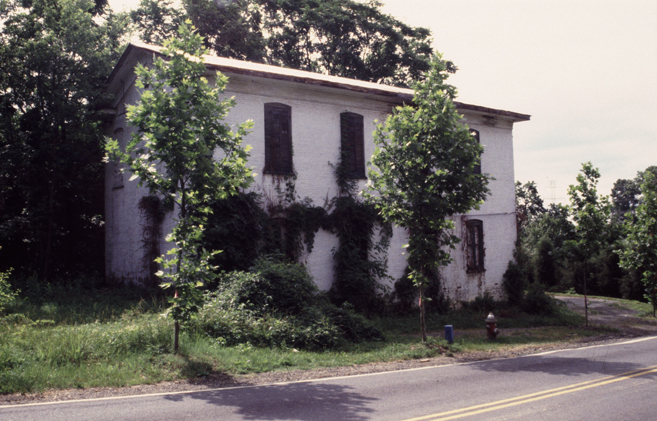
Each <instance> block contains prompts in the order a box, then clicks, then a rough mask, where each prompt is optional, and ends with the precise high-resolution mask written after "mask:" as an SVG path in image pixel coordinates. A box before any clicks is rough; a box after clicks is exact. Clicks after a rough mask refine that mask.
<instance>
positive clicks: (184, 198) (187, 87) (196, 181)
mask: <svg viewBox="0 0 657 421" xmlns="http://www.w3.org/2000/svg"><path fill="white" fill-rule="evenodd" d="M178 34H179V36H180V38H179V39H178V38H172V39H170V40H168V41H166V42H165V46H164V48H163V50H162V52H161V54H162V55H163V56H164V57H166V60H164V59H162V57H158V58H156V59H155V61H154V62H153V65H152V67H151V68H147V67H145V66H143V65H141V64H138V65H137V67H136V70H135V72H136V73H137V82H136V83H137V86H138V87H139V88H140V89H144V92H143V93H142V95H141V99H140V102H139V103H138V104H137V105H132V106H130V107H128V120H129V122H130V124H131V125H132V126H134V127H135V128H136V131H135V133H133V136H132V139H131V140H130V142H129V143H128V145H127V147H126V150H125V152H124V151H121V150H120V149H119V145H118V142H117V141H116V140H109V141H108V142H107V146H106V149H107V153H108V155H109V156H111V157H113V158H115V159H118V160H120V161H122V162H123V163H125V164H127V166H128V167H129V169H130V171H132V172H133V173H134V175H133V177H132V179H135V178H138V179H139V185H140V186H146V187H147V188H148V189H149V191H150V193H151V194H152V195H158V196H161V197H162V198H163V199H164V200H165V201H172V202H175V203H176V205H177V207H178V220H177V223H176V225H175V227H174V228H173V230H172V232H171V233H170V234H169V235H168V236H167V240H168V241H170V242H172V243H173V244H174V247H173V248H172V249H170V250H169V251H168V252H167V254H168V255H170V256H173V257H171V258H169V259H166V260H165V259H164V258H158V259H157V262H158V263H160V264H161V265H162V269H163V270H161V271H159V272H158V275H159V276H161V277H162V278H164V279H165V281H164V282H163V283H162V286H163V287H165V288H168V287H172V288H173V289H174V290H175V294H174V297H173V298H172V301H171V302H172V304H173V305H172V307H171V315H172V316H173V318H174V320H175V321H176V330H175V336H176V338H175V341H174V348H175V350H176V351H177V350H178V349H177V348H178V342H177V335H178V324H177V323H178V321H181V320H187V319H189V318H190V317H191V315H192V314H193V313H194V312H195V311H196V310H197V308H198V305H199V304H200V293H199V292H198V291H197V290H196V287H198V286H200V285H202V284H203V283H204V282H207V281H209V280H211V279H213V278H214V273H213V269H214V267H213V266H212V265H211V264H210V259H211V258H212V255H213V254H216V253H217V252H216V251H215V252H209V251H206V250H204V249H203V248H202V247H201V246H202V243H201V238H202V237H203V230H204V226H205V225H206V223H207V218H206V216H205V215H206V214H208V213H209V212H211V209H210V208H209V207H208V206H207V201H208V200H209V199H212V198H219V199H221V198H226V197H228V196H231V195H233V194H236V193H237V192H238V191H239V189H242V188H246V187H248V186H249V184H250V183H251V181H252V175H251V170H250V169H248V168H247V167H246V159H247V157H248V153H247V150H246V149H244V148H243V147H242V146H241V142H242V138H243V137H244V136H245V135H246V133H247V131H248V129H249V128H250V127H251V126H252V122H249V123H245V124H241V125H239V126H238V127H237V133H233V132H232V131H231V128H230V126H229V125H228V124H226V123H223V119H224V118H225V117H226V115H227V114H228V111H229V109H230V108H231V107H232V106H233V105H234V100H233V99H222V96H221V94H222V93H223V91H224V89H225V86H226V84H227V82H228V79H227V78H226V77H225V76H223V75H221V74H218V73H217V74H216V75H215V86H214V87H212V86H211V85H210V84H209V82H208V80H207V79H206V78H205V77H204V75H205V71H206V68H205V65H204V64H203V57H202V55H203V53H204V49H203V47H202V39H201V37H200V36H199V35H198V34H195V33H194V32H193V31H192V30H191V29H190V28H189V27H187V25H181V26H180V27H179V29H178ZM216 150H218V151H220V153H221V155H220V156H219V157H218V158H217V159H214V158H213V155H214V153H215V151H216Z"/></svg>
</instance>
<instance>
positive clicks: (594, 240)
mask: <svg viewBox="0 0 657 421" xmlns="http://www.w3.org/2000/svg"><path fill="white" fill-rule="evenodd" d="M580 173H581V174H578V175H577V183H578V184H574V185H570V187H568V195H569V196H570V203H571V206H570V209H571V213H572V217H573V222H574V223H575V234H576V240H575V241H573V242H571V244H572V245H573V246H574V250H576V251H577V253H578V254H579V258H580V259H581V261H582V263H583V275H584V279H583V281H584V310H585V315H586V325H587V326H588V303H587V290H586V284H587V278H588V277H589V273H588V262H589V260H590V259H591V258H592V257H594V256H597V255H598V254H599V253H600V251H601V250H602V248H603V247H604V246H605V244H606V242H607V236H608V223H609V216H610V213H611V207H610V205H609V198H608V197H607V196H602V197H599V196H598V191H597V184H598V179H599V178H600V172H599V171H598V169H597V168H594V167H593V165H592V164H591V163H590V162H587V163H584V164H582V169H581V170H580Z"/></svg>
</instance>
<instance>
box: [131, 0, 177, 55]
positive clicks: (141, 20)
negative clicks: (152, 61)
mask: <svg viewBox="0 0 657 421" xmlns="http://www.w3.org/2000/svg"><path fill="white" fill-rule="evenodd" d="M130 18H131V19H132V21H133V22H134V23H135V25H136V26H137V31H138V33H139V35H140V38H141V40H142V41H144V42H147V43H149V44H158V45H159V44H162V43H163V42H164V41H165V40H167V39H169V38H171V37H174V36H176V34H177V32H178V27H179V26H180V25H181V24H182V23H184V21H185V13H184V12H183V11H182V10H180V9H178V8H176V7H174V6H173V1H171V0H141V1H140V2H139V7H138V8H137V9H135V10H132V11H131V12H130Z"/></svg>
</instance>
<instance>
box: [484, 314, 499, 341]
mask: <svg viewBox="0 0 657 421" xmlns="http://www.w3.org/2000/svg"><path fill="white" fill-rule="evenodd" d="M486 333H488V339H495V338H497V335H499V333H500V330H499V329H498V328H497V319H496V318H495V316H493V313H488V317H486Z"/></svg>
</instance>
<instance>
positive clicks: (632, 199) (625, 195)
mask: <svg viewBox="0 0 657 421" xmlns="http://www.w3.org/2000/svg"><path fill="white" fill-rule="evenodd" d="M640 194H641V189H640V187H639V184H637V183H636V181H635V180H627V179H618V180H616V182H615V183H614V187H613V188H612V189H611V204H612V208H611V215H612V218H613V219H614V220H615V221H619V222H621V223H622V222H623V221H624V220H625V215H626V214H627V213H628V212H629V213H634V210H635V209H636V207H637V206H638V205H639V195H640Z"/></svg>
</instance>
